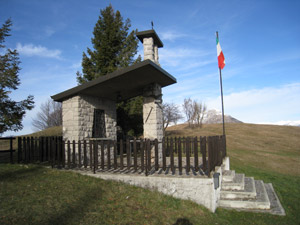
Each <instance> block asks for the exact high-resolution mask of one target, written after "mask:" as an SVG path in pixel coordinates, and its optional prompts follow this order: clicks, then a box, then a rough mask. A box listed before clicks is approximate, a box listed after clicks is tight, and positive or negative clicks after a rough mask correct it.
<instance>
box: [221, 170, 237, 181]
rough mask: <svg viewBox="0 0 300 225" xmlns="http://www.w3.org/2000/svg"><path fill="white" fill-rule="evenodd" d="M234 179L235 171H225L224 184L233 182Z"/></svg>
mask: <svg viewBox="0 0 300 225" xmlns="http://www.w3.org/2000/svg"><path fill="white" fill-rule="evenodd" d="M234 177H235V170H224V171H223V173H222V181H223V182H230V181H233V179H234Z"/></svg>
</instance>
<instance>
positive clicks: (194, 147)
mask: <svg viewBox="0 0 300 225" xmlns="http://www.w3.org/2000/svg"><path fill="white" fill-rule="evenodd" d="M18 149H19V151H18V162H23V163H43V162H47V163H49V164H51V166H52V167H63V168H70V169H71V168H73V169H74V168H86V169H91V170H93V171H94V173H96V172H97V171H106V170H109V171H132V172H139V173H145V174H146V176H147V175H149V174H150V173H152V172H154V171H158V170H162V171H166V170H169V171H170V172H172V173H175V172H176V170H177V171H178V174H182V173H183V172H184V170H185V172H186V173H189V172H196V173H197V172H199V173H204V174H207V175H209V174H210V172H211V171H213V170H214V168H215V166H220V165H221V164H222V160H223V158H224V157H225V156H226V137H225V136H211V137H200V138H198V137H194V138H191V137H176V138H165V139H163V140H162V141H161V142H158V140H154V141H151V140H149V139H133V140H129V139H127V140H120V141H119V142H117V141H110V140H89V141H86V140H85V141H77V142H75V141H64V140H63V139H62V137H39V138H33V137H26V138H25V137H24V138H18Z"/></svg>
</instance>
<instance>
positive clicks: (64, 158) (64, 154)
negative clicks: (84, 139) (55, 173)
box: [61, 139, 66, 168]
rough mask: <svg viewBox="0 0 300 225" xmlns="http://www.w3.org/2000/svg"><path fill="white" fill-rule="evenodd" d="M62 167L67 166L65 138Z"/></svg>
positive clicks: (63, 141) (62, 146)
mask: <svg viewBox="0 0 300 225" xmlns="http://www.w3.org/2000/svg"><path fill="white" fill-rule="evenodd" d="M61 148H62V167H63V168H65V165H66V143H65V140H63V139H62V145H61Z"/></svg>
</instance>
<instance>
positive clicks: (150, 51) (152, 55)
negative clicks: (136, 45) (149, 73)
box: [143, 37, 159, 65]
mask: <svg viewBox="0 0 300 225" xmlns="http://www.w3.org/2000/svg"><path fill="white" fill-rule="evenodd" d="M143 45H144V60H146V59H150V60H151V61H153V62H154V63H156V64H157V65H159V62H158V59H159V58H158V47H157V45H155V44H154V40H153V38H152V37H149V38H144V39H143Z"/></svg>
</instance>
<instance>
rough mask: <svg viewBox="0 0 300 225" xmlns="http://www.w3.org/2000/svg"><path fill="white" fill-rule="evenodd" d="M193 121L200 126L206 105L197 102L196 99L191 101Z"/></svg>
mask: <svg viewBox="0 0 300 225" xmlns="http://www.w3.org/2000/svg"><path fill="white" fill-rule="evenodd" d="M193 108H194V109H193V111H194V114H193V121H194V123H196V125H197V126H199V127H202V121H203V117H204V115H205V113H206V109H207V108H206V105H205V104H204V103H201V102H197V101H196V100H194V101H193Z"/></svg>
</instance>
